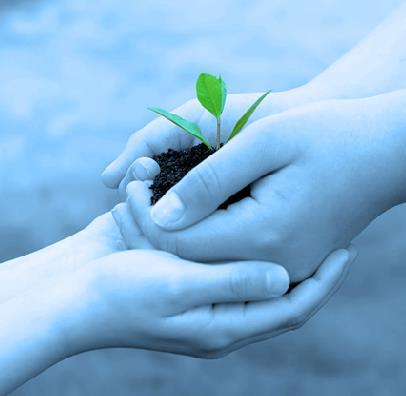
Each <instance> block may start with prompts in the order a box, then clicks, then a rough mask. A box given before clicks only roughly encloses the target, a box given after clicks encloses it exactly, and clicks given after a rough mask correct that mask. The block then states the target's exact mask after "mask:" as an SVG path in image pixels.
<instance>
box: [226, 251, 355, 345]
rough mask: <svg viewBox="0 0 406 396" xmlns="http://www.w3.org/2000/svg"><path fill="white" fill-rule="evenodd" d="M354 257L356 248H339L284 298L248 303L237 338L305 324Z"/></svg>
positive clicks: (237, 324) (237, 321)
mask: <svg viewBox="0 0 406 396" xmlns="http://www.w3.org/2000/svg"><path fill="white" fill-rule="evenodd" d="M355 256H356V252H355V250H354V249H353V248H351V250H345V249H340V250H337V251H335V252H333V253H332V254H331V255H330V256H329V257H327V259H326V260H325V261H324V262H323V263H322V265H321V266H320V267H319V269H318V271H317V272H316V274H315V275H314V276H313V277H311V278H309V279H307V280H305V281H303V282H302V283H300V284H299V285H298V286H297V287H295V288H294V289H293V290H292V291H291V292H290V293H289V294H287V295H286V296H285V297H282V298H278V299H275V300H271V301H266V302H258V303H249V304H247V308H246V310H245V312H244V315H240V317H239V318H235V320H234V321H233V323H234V325H233V326H234V327H235V328H236V329H238V331H237V332H234V334H235V336H236V340H243V339H246V338H252V337H255V338H258V337H259V338H260V337H261V336H264V337H269V336H271V335H272V334H280V333H281V332H285V331H289V330H292V329H295V328H298V327H300V326H302V325H303V324H304V323H305V322H306V321H307V320H308V319H310V317H311V316H313V315H314V314H315V313H316V312H317V311H318V310H319V309H320V308H321V307H322V306H323V305H324V304H325V303H326V302H327V301H328V300H329V298H330V297H331V296H332V295H333V294H334V292H335V291H336V290H337V289H338V288H339V286H340V285H341V283H342V282H343V280H344V278H345V275H346V274H347V271H348V269H349V266H350V264H351V262H352V261H353V260H354V258H355ZM225 325H226V326H227V324H226V323H225ZM231 330H232V329H230V331H231Z"/></svg>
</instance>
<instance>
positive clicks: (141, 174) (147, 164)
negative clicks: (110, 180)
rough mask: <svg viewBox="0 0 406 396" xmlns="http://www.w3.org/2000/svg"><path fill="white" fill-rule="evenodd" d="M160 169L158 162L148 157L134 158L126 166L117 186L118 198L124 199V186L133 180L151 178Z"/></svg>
mask: <svg viewBox="0 0 406 396" xmlns="http://www.w3.org/2000/svg"><path fill="white" fill-rule="evenodd" d="M160 171H161V169H160V167H159V164H158V162H156V161H155V160H153V159H152V158H149V157H141V158H138V159H136V160H135V161H134V162H133V163H132V164H131V166H130V167H129V168H128V170H127V173H126V175H125V177H124V178H123V180H122V181H121V182H120V185H119V187H118V190H119V194H120V198H121V199H122V200H125V196H126V188H127V185H128V184H129V183H131V182H132V181H133V180H141V181H143V180H153V179H154V177H155V176H157V175H159V172H160Z"/></svg>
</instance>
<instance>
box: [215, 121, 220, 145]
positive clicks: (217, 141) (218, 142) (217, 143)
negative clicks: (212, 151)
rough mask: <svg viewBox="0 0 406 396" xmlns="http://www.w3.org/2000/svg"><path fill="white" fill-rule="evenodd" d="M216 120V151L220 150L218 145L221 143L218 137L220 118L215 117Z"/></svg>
mask: <svg viewBox="0 0 406 396" xmlns="http://www.w3.org/2000/svg"><path fill="white" fill-rule="evenodd" d="M216 120H217V139H216V150H220V144H221V142H220V137H221V134H220V131H221V129H220V128H221V122H220V117H216Z"/></svg>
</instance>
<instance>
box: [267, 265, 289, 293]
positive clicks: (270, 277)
mask: <svg viewBox="0 0 406 396" xmlns="http://www.w3.org/2000/svg"><path fill="white" fill-rule="evenodd" d="M266 283H267V288H268V291H269V296H270V297H280V296H283V295H284V294H285V293H286V292H287V291H288V289H289V275H288V273H287V272H286V270H285V269H283V268H282V267H281V268H279V269H278V271H275V269H274V270H273V271H269V272H267V274H266Z"/></svg>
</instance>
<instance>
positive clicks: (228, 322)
mask: <svg viewBox="0 0 406 396" xmlns="http://www.w3.org/2000/svg"><path fill="white" fill-rule="evenodd" d="M354 255H355V252H354V250H353V249H350V251H347V250H340V251H337V252H335V253H333V254H332V255H331V256H330V257H328V258H327V259H326V260H325V262H324V263H323V264H322V266H321V267H320V269H319V270H318V272H317V273H316V274H315V275H314V277H312V278H311V279H308V280H306V281H304V282H303V283H302V284H300V285H299V286H297V287H296V288H295V289H293V290H292V291H291V292H290V293H289V294H287V295H286V296H284V297H280V298H271V297H275V296H280V295H282V294H284V293H285V292H286V290H287V287H288V283H289V279H288V275H287V273H286V271H285V270H284V269H283V268H282V267H280V266H278V265H276V264H272V263H266V262H255V261H248V262H233V263H227V264H218V265H207V264H199V263H194V262H189V261H184V260H181V259H179V258H177V257H174V256H172V255H169V254H167V253H164V252H157V251H155V252H153V251H128V252H123V253H119V254H115V255H112V256H109V257H105V258H102V259H99V260H97V261H95V262H94V265H93V266H92V265H90V266H88V267H87V269H86V273H87V275H86V276H85V278H87V279H91V282H90V285H91V286H90V287H89V286H88V287H87V288H86V292H85V293H86V294H85V296H82V297H81V301H84V302H85V309H84V312H80V313H79V315H78V316H80V319H79V323H74V325H75V328H76V329H77V330H76V331H74V332H72V331H71V330H70V329H66V332H65V335H66V336H67V337H69V338H68V340H69V342H68V345H72V350H71V354H73V353H77V352H81V351H83V350H88V349H95V348H105V347H134V348H143V349H151V350H158V351H166V352H172V353H179V354H183V355H191V356H197V357H218V356H223V355H225V354H227V353H229V352H231V351H233V350H235V349H238V348H240V347H241V346H243V345H246V344H249V343H251V342H255V341H258V340H261V339H265V338H268V337H271V336H274V335H278V334H281V333H283V332H286V331H289V330H292V329H295V328H297V327H299V326H301V325H302V324H303V323H304V322H305V321H306V320H307V319H308V318H309V317H311V316H312V315H313V314H314V313H315V312H316V311H317V310H318V309H320V307H321V306H322V305H324V303H325V302H326V301H327V300H328V299H329V297H330V296H331V295H332V294H333V293H334V291H335V290H336V289H337V288H338V286H339V285H340V284H341V282H342V280H343V278H344V276H345V274H346V272H347V270H348V267H349V263H350V262H351V261H352V259H353V258H354ZM83 305H84V304H81V306H83ZM78 345H79V350H78Z"/></svg>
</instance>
